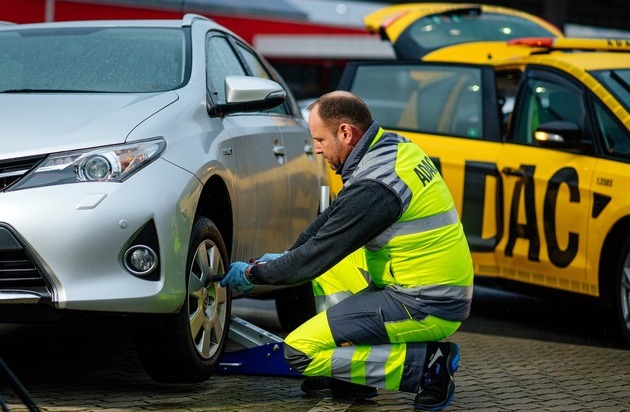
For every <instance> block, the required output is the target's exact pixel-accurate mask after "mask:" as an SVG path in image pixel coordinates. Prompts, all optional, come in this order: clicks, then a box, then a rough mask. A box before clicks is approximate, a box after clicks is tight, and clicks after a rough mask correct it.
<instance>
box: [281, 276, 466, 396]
mask: <svg viewBox="0 0 630 412" xmlns="http://www.w3.org/2000/svg"><path fill="white" fill-rule="evenodd" d="M397 293H400V292H396V291H394V290H389V289H380V288H377V287H376V286H374V285H373V284H371V285H370V286H368V287H367V288H365V289H364V290H362V291H360V292H359V293H357V294H354V295H351V296H349V297H347V298H346V299H344V300H342V301H341V302H339V303H337V304H335V305H334V306H332V307H330V308H328V309H326V310H325V311H323V312H320V313H318V314H317V315H315V316H314V317H313V318H311V319H310V320H308V321H306V322H305V323H304V324H303V325H301V326H300V327H298V328H297V329H295V330H294V331H293V332H292V333H291V334H289V336H287V338H286V339H285V358H286V361H287V363H289V365H291V366H292V367H294V368H295V369H296V370H298V371H299V372H301V373H302V374H303V375H305V376H331V377H334V378H338V379H342V380H345V381H349V382H353V383H358V384H362V385H369V386H373V387H377V388H382V389H391V390H399V391H405V392H413V393H415V392H418V390H419V388H420V381H421V377H422V374H423V372H424V370H423V369H424V365H425V358H426V353H427V345H426V342H436V341H439V340H442V339H444V338H446V337H448V336H450V335H451V334H453V333H454V332H455V331H456V330H457V328H458V327H459V325H460V324H461V322H452V321H447V320H444V319H440V318H437V317H434V316H430V315H427V314H426V313H423V312H422V311H419V310H417V309H415V308H410V307H408V306H407V305H404V304H402V303H401V302H400V301H399V300H397V299H396V294H397Z"/></svg>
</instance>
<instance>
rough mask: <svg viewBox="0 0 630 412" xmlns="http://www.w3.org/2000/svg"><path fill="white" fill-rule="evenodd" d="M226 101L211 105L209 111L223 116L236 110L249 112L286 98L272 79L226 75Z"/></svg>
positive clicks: (267, 107) (265, 108)
mask: <svg viewBox="0 0 630 412" xmlns="http://www.w3.org/2000/svg"><path fill="white" fill-rule="evenodd" d="M225 96H226V102H225V103H222V104H217V105H214V106H212V105H211V104H210V102H208V108H209V113H210V114H211V115H213V116H225V115H227V114H230V113H236V112H251V111H259V110H267V109H272V108H274V107H276V106H278V105H279V104H281V103H282V102H284V99H286V96H287V93H286V92H285V91H284V89H283V88H282V86H280V85H279V84H278V83H276V82H274V81H273V80H267V79H261V78H259V77H251V76H226V78H225Z"/></svg>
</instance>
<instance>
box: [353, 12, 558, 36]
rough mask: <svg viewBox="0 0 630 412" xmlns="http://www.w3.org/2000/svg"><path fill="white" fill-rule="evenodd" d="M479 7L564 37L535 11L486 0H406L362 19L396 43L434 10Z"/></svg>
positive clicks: (368, 27)
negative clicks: (472, 0) (460, 0)
mask: <svg viewBox="0 0 630 412" xmlns="http://www.w3.org/2000/svg"><path fill="white" fill-rule="evenodd" d="M473 9H477V10H480V11H481V12H484V13H498V14H505V15H508V16H514V17H521V18H523V19H526V20H529V21H531V22H533V23H535V24H537V25H539V26H541V27H544V28H545V29H547V30H548V31H550V32H551V33H553V34H554V35H556V36H557V37H562V36H563V34H562V31H561V30H559V29H558V28H557V27H556V26H554V25H552V24H551V23H549V22H547V21H546V20H543V19H541V18H540V17H537V16H535V15H533V14H529V13H525V12H522V11H518V10H514V9H510V8H506V7H500V6H491V5H485V4H452V3H406V4H396V5H391V6H386V7H383V8H381V9H378V10H376V11H374V12H372V13H370V14H368V15H367V16H365V17H364V19H363V22H364V24H365V27H366V28H367V30H368V31H369V32H371V33H380V34H381V36H383V38H386V39H388V40H389V41H391V42H392V43H395V42H396V40H397V39H398V36H400V34H401V33H402V32H403V31H404V30H405V29H406V28H407V27H409V26H410V25H411V24H413V23H414V22H415V21H417V20H419V19H421V18H423V17H426V16H429V15H433V14H443V13H449V12H453V11H458V10H459V11H465V10H473Z"/></svg>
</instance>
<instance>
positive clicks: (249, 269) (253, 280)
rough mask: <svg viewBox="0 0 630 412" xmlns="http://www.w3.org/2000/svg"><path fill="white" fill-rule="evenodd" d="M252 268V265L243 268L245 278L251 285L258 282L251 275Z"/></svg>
mask: <svg viewBox="0 0 630 412" xmlns="http://www.w3.org/2000/svg"><path fill="white" fill-rule="evenodd" d="M252 269H254V266H249V267H248V268H247V269H245V279H247V281H248V282H249V283H251V284H252V285H257V284H258V282H256V280H255V279H254V276H252Z"/></svg>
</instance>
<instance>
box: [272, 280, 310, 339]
mask: <svg viewBox="0 0 630 412" xmlns="http://www.w3.org/2000/svg"><path fill="white" fill-rule="evenodd" d="M276 312H277V313H278V321H279V322H280V326H281V327H282V329H283V330H285V331H292V330H293V329H295V328H297V327H298V326H300V325H301V324H302V323H304V322H306V321H307V320H309V319H310V318H312V317H313V316H315V314H316V309H315V298H314V297H313V287H312V286H311V282H306V283H302V284H301V285H298V286H295V287H292V288H290V289H285V290H282V291H280V292H278V294H277V295H276Z"/></svg>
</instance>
